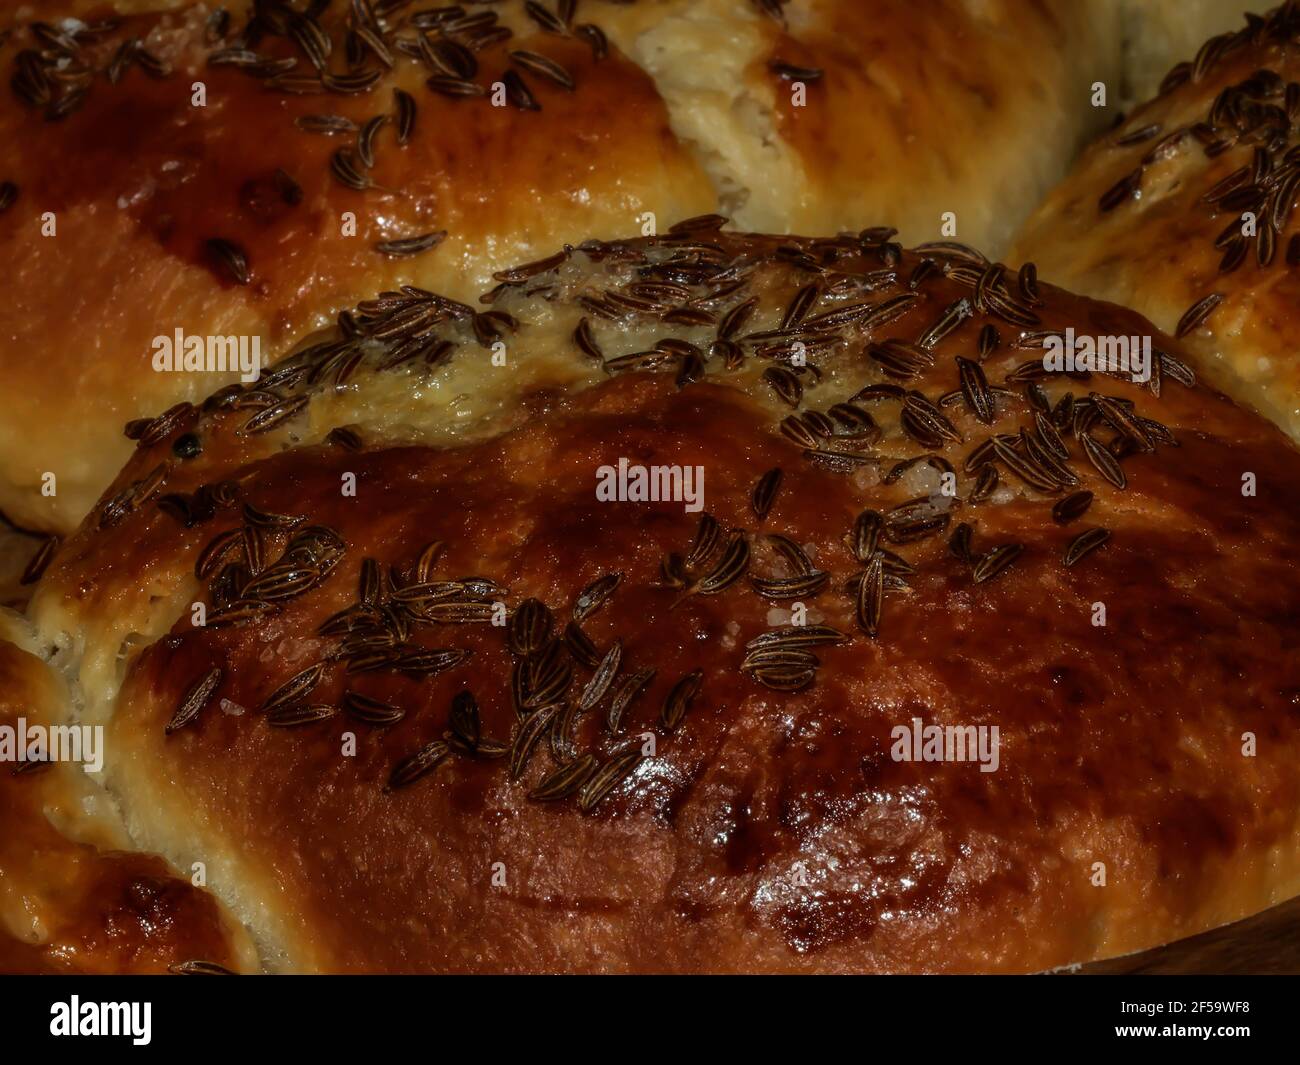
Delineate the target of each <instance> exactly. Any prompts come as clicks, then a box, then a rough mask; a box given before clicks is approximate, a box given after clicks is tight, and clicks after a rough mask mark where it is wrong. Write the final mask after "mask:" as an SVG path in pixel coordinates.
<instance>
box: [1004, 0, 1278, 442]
mask: <svg viewBox="0 0 1300 1065" xmlns="http://www.w3.org/2000/svg"><path fill="white" fill-rule="evenodd" d="M1297 33H1300V8H1297V5H1295V4H1294V3H1287V4H1285V5H1283V6H1282V7H1279V8H1276V9H1274V10H1273V11H1272V12H1270V13H1269V14H1268V16H1267V18H1264V17H1255V16H1252V17H1251V19H1250V20H1249V21H1248V22H1247V23H1246V24H1245V25H1244V26H1243V27H1242V28H1241V29H1240V30H1236V31H1234V32H1232V33H1230V34H1225V35H1223V36H1220V37H1216V38H1212V39H1211V40H1208V41H1206V42H1205V43H1204V44H1203V45H1202V46H1201V48H1200V50H1199V51H1198V52H1197V54H1196V55H1195V57H1194V58H1192V59H1190V60H1189V61H1188V62H1183V63H1180V64H1179V65H1178V66H1177V67H1175V68H1174V69H1173V70H1172V71H1170V73H1169V76H1168V77H1167V78H1166V80H1165V84H1164V88H1163V91H1161V92H1160V94H1159V95H1158V96H1156V97H1155V98H1154V99H1152V100H1149V101H1148V102H1146V103H1145V104H1143V105H1142V106H1141V107H1139V108H1137V109H1136V110H1135V111H1134V112H1133V113H1132V114H1131V115H1130V116H1129V117H1128V119H1127V120H1126V121H1125V122H1124V123H1123V124H1122V125H1121V126H1119V127H1118V128H1117V129H1115V130H1114V131H1113V132H1111V133H1110V134H1108V135H1106V136H1105V137H1103V138H1102V139H1100V140H1098V141H1097V142H1096V143H1094V144H1093V145H1092V146H1091V147H1090V148H1088V150H1087V151H1086V152H1084V154H1083V156H1082V158H1081V159H1080V160H1079V162H1078V164H1077V165H1076V166H1075V168H1074V170H1073V171H1072V173H1071V175H1070V176H1069V177H1068V178H1067V179H1066V180H1065V181H1064V182H1062V183H1061V184H1060V185H1059V186H1058V187H1057V188H1056V189H1054V190H1053V191H1052V193H1051V194H1050V195H1049V196H1048V197H1047V199H1046V200H1045V201H1044V203H1043V204H1042V206H1040V207H1039V208H1038V210H1037V211H1036V212H1035V214H1034V216H1033V217H1032V218H1031V219H1030V220H1029V222H1028V223H1027V224H1026V226H1025V228H1024V230H1023V231H1022V232H1021V234H1020V235H1019V237H1018V238H1017V240H1016V243H1015V246H1014V250H1013V251H1012V253H1011V258H1012V259H1013V261H1017V262H1018V261H1023V260H1032V261H1034V262H1035V263H1037V265H1038V268H1039V270H1040V272H1041V273H1042V275H1043V276H1044V277H1045V278H1048V279H1050V280H1052V281H1054V282H1056V283H1058V284H1061V285H1063V286H1065V287H1067V288H1071V289H1074V290H1077V291H1079V292H1083V293H1087V294H1089V295H1092V296H1096V297H1099V298H1101V299H1108V300H1115V301H1117V302H1120V303H1124V304H1125V305H1127V306H1130V307H1133V308H1135V309H1136V310H1138V311H1140V312H1141V313H1143V314H1145V315H1146V316H1147V317H1149V318H1150V319H1151V320H1152V321H1153V322H1155V323H1156V324H1157V325H1158V326H1160V327H1161V328H1162V329H1165V330H1167V331H1170V332H1178V331H1183V332H1185V334H1186V336H1185V341H1186V343H1187V345H1188V348H1189V349H1190V350H1191V351H1192V352H1193V353H1194V354H1195V356H1196V357H1197V359H1198V363H1199V366H1200V368H1201V369H1202V371H1203V373H1204V375H1205V376H1206V377H1207V378H1208V380H1210V381H1211V382H1213V383H1214V384H1215V385H1217V386H1218V387H1219V388H1222V389H1223V390H1225V391H1226V392H1228V393H1229V394H1230V395H1232V396H1233V397H1235V398H1237V399H1238V400H1240V401H1241V402H1243V403H1246V404H1247V405H1249V406H1251V407H1254V408H1255V409H1257V410H1259V411H1260V412H1261V413H1263V414H1265V415H1266V416H1267V417H1269V418H1271V419H1273V420H1274V421H1275V422H1277V424H1278V425H1280V426H1281V427H1282V428H1283V429H1284V430H1285V431H1287V432H1288V433H1290V434H1291V436H1292V437H1300V360H1298V359H1297V358H1296V355H1295V352H1296V350H1297V348H1298V347H1300V318H1297V316H1296V313H1295V307H1296V303H1297V300H1298V299H1300V273H1297V268H1296V264H1297V262H1300V237H1297V235H1296V233H1295V226H1294V218H1293V211H1294V201H1295V193H1296V183H1297V176H1296V175H1297V174H1300V160H1298V159H1297V155H1300V153H1298V152H1297V149H1296V143H1297V131H1296V126H1295V115H1296V107H1297V96H1296V90H1293V89H1292V88H1291V85H1292V84H1294V83H1295V81H1296V79H1297V77H1300V53H1298V52H1297V49H1296V44H1295V41H1296V39H1297ZM1200 311H1206V312H1207V314H1201V313H1199V312H1200Z"/></svg>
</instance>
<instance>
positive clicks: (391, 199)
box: [0, 0, 1119, 533]
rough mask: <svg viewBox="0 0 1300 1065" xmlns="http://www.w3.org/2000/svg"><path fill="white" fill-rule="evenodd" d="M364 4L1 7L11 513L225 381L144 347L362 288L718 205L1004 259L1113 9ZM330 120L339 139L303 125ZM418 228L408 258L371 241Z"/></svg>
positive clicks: (289, 322)
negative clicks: (133, 431)
mask: <svg viewBox="0 0 1300 1065" xmlns="http://www.w3.org/2000/svg"><path fill="white" fill-rule="evenodd" d="M370 6H371V7H372V8H373V9H375V10H378V11H379V12H381V13H380V14H378V15H376V19H377V20H378V21H377V23H376V26H377V29H376V33H377V34H378V38H379V48H380V49H382V51H383V55H384V56H385V57H386V61H381V59H380V58H377V57H378V55H379V53H375V52H367V51H366V49H365V48H364V47H363V46H360V45H357V44H356V40H357V38H356V36H355V27H354V26H353V23H355V21H356V19H355V16H354V15H353V14H352V9H351V7H350V5H346V4H342V3H335V4H334V5H332V6H331V7H329V8H327V9H326V11H325V13H324V14H322V15H321V16H320V19H319V22H318V23H317V22H310V23H308V22H307V20H303V19H298V21H296V22H295V21H294V19H293V18H290V17H289V16H287V15H284V14H283V12H282V11H281V9H280V8H278V7H277V5H275V4H266V5H263V8H262V10H263V12H264V13H265V14H264V17H263V18H262V19H260V20H259V21H257V22H255V23H251V24H250V23H249V21H248V18H247V16H248V13H249V11H250V5H248V4H230V5H226V7H227V8H228V9H229V11H230V18H229V19H228V20H227V21H225V22H221V21H217V22H213V21H212V16H213V14H214V5H205V4H198V5H183V4H161V3H160V4H148V3H146V4H118V5H116V8H115V9H116V10H117V11H118V12H121V13H122V14H121V17H120V18H118V19H117V21H116V22H111V21H105V19H106V17H107V16H108V15H110V14H111V12H112V11H113V10H114V7H113V5H107V6H106V5H102V4H93V5H85V6H83V7H80V8H78V7H69V6H67V5H66V4H64V3H61V2H54V0H44V2H42V3H36V4H24V5H22V6H21V7H19V8H17V9H13V10H11V11H10V12H9V13H8V14H7V15H6V16H3V17H4V18H6V20H7V21H9V22H11V23H12V25H11V26H10V27H9V29H10V32H9V33H8V35H7V37H6V38H5V39H4V41H3V42H2V43H0V69H3V70H4V72H5V81H6V89H5V92H4V93H3V94H0V139H3V141H4V143H6V144H11V145H14V146H21V150H14V151H12V152H11V153H9V154H8V157H7V158H6V159H5V161H4V163H3V165H2V166H0V183H7V187H10V188H12V189H13V190H14V192H13V195H12V196H11V197H10V198H11V199H12V203H10V204H9V205H8V206H7V207H6V208H5V209H4V210H3V211H0V242H3V243H4V245H5V247H6V249H7V250H6V255H7V258H8V260H9V262H10V264H11V269H10V270H9V271H7V277H6V285H5V288H4V292H3V294H2V295H0V375H3V378H4V381H5V385H6V388H7V390H8V392H9V394H11V395H13V396H14V397H21V403H19V402H17V401H16V402H15V403H14V404H12V405H11V408H12V409H11V410H10V411H9V412H8V413H7V417H6V418H5V420H4V422H3V424H2V425H0V510H3V511H4V512H6V513H7V514H9V515H10V516H11V517H12V518H13V519H14V520H16V521H18V522H20V523H21V524H24V525H29V526H33V527H36V528H40V529H44V530H47V531H52V532H59V533H63V532H66V531H68V530H70V529H71V528H73V527H74V526H75V524H76V523H77V521H79V520H80V518H81V517H82V516H83V515H84V514H85V513H86V511H87V510H88V509H89V508H90V506H91V505H92V503H93V502H94V500H95V499H96V498H97V497H98V495H99V493H100V492H101V491H102V490H103V488H104V486H105V485H106V484H107V483H108V481H109V480H110V479H111V478H112V476H113V474H114V473H115V472H116V471H117V470H118V469H119V468H120V466H121V463H122V462H124V461H125V459H126V457H127V453H126V451H125V450H124V448H123V445H122V441H121V438H120V436H119V435H118V430H119V428H120V426H121V425H122V424H123V423H125V422H126V421H129V420H131V419H132V418H136V417H142V416H144V415H147V414H150V413H154V412H157V411H158V410H162V409H165V408H166V407H168V406H170V405H172V404H174V403H177V402H182V401H189V402H194V401H197V400H198V399H200V398H202V397H203V396H204V395H206V394H207V393H208V392H210V391H211V390H213V389H214V388H216V387H219V386H220V385H223V384H225V383H227V382H229V381H232V380H235V379H237V376H238V374H237V373H235V372H230V371H227V370H220V371H218V370H210V371H208V372H202V373H184V374H178V373H161V372H155V371H154V368H153V360H154V356H155V354H156V353H157V351H158V348H157V347H155V338H157V337H160V336H161V337H166V338H171V337H173V336H174V335H175V331H176V330H178V329H179V330H181V331H182V332H183V334H184V335H186V336H193V337H199V338H206V337H232V338H237V337H250V338H253V337H255V338H257V339H258V341H259V343H260V348H261V354H262V358H263V362H264V363H266V362H270V361H272V360H274V359H275V358H278V357H279V356H280V355H281V354H282V353H283V352H285V351H286V350H288V349H289V348H291V347H292V346H293V345H294V344H295V343H297V342H299V341H300V340H301V339H302V338H304V337H306V336H307V335H309V334H311V333H312V332H313V331H315V330H318V329H320V328H322V327H324V326H327V325H328V324H330V323H331V322H332V320H333V319H334V318H335V316H336V315H337V314H338V313H339V312H340V311H342V310H343V309H345V308H347V307H349V306H352V305H353V304H355V303H356V302H357V301H359V300H361V299H363V298H365V296H366V295H368V294H369V293H372V292H375V291H380V290H382V289H385V288H392V287H396V286H397V285H398V284H400V283H412V284H417V285H420V286H422V287H426V288H429V289H432V290H435V291H438V292H442V293H445V294H447V295H451V296H454V297H456V298H460V299H466V298H473V297H474V296H476V295H477V294H478V293H479V292H480V291H482V290H483V289H484V288H485V287H487V285H488V284H489V283H490V276H491V274H492V272H494V271H495V270H498V269H500V268H502V267H504V266H508V265H510V264H511V263H514V262H520V261H524V260H527V259H530V258H536V257H539V256H541V255H543V254H546V252H547V251H548V250H549V249H551V248H555V247H559V246H561V245H562V244H564V243H566V242H567V243H574V244H576V243H578V242H579V241H581V240H584V239H588V238H598V239H599V238H608V237H614V236H622V235H626V234H628V233H636V232H638V231H645V232H649V231H651V230H649V229H644V230H643V227H646V226H648V225H649V224H650V223H649V222H648V221H647V219H648V218H649V216H654V218H655V219H657V220H658V221H659V223H660V224H661V225H666V224H667V223H668V222H670V221H671V220H673V219H676V218H682V217H687V216H690V215H694V214H699V213H703V212H706V211H712V210H717V209H719V208H721V209H723V210H724V211H726V212H728V213H731V214H733V215H734V216H735V217H736V219H737V223H738V224H739V225H741V226H742V227H745V228H754V229H763V230H771V231H776V232H836V231H838V230H839V229H841V228H848V229H853V230H856V229H858V228H861V227H862V226H864V225H868V224H872V223H874V222H875V221H877V220H878V219H880V218H894V219H898V220H899V221H898V222H897V224H898V225H899V226H900V227H901V229H902V230H903V232H904V234H905V236H906V238H907V239H908V240H911V241H923V240H928V239H934V238H936V237H938V236H939V235H940V227H941V225H942V224H943V222H944V213H945V212H952V213H953V215H954V217H955V223H956V226H957V235H958V236H959V237H960V238H961V239H963V240H967V241H970V242H973V243H976V244H979V245H981V246H992V247H995V248H996V247H998V246H1000V244H1001V243H1002V242H1003V241H1005V240H1006V238H1007V237H1008V235H1009V234H1010V233H1011V231H1012V230H1013V228H1014V226H1015V225H1016V224H1017V223H1018V222H1019V220H1020V219H1021V218H1022V217H1023V212H1024V210H1025V208H1026V207H1027V205H1029V204H1032V203H1033V202H1035V201H1036V200H1037V199H1038V198H1039V197H1040V196H1041V195H1042V194H1043V192H1044V191H1045V190H1046V189H1047V188H1048V187H1049V186H1050V185H1051V183H1052V182H1053V181H1055V180H1056V179H1057V178H1059V177H1060V175H1061V172H1062V170H1063V167H1064V161H1065V160H1066V159H1068V158H1069V156H1070V154H1071V152H1072V151H1073V149H1074V147H1075V146H1076V145H1077V144H1078V143H1081V141H1082V140H1083V139H1084V138H1085V137H1086V136H1087V135H1089V134H1090V133H1091V132H1093V127H1092V126H1091V125H1090V123H1093V122H1096V121H1099V118H1098V117H1097V113H1096V112H1094V110H1093V109H1092V108H1086V107H1084V106H1082V101H1083V99H1084V94H1085V93H1086V87H1087V84H1088V82H1089V81H1090V80H1091V79H1092V78H1093V77H1097V76H1102V75H1106V74H1107V73H1108V72H1111V73H1114V76H1115V77H1116V78H1117V77H1118V63H1119V58H1118V57H1119V48H1118V28H1117V27H1118V16H1117V14H1116V13H1115V9H1114V5H1113V4H1112V3H1111V2H1110V0H1105V2H1103V3H1102V4H1101V5H1100V7H1099V8H1097V9H1096V10H1094V11H1093V12H1091V14H1089V15H1088V16H1086V17H1085V15H1084V14H1083V13H1082V12H1081V11H1080V7H1081V5H1077V4H1074V3H1069V2H1066V0H1053V2H1050V3H1049V2H1040V3H1035V4H1032V5H1028V6H1026V5H1024V4H1020V3H1012V2H1010V0H992V2H991V0H980V2H978V3H974V2H970V3H957V2H951V0H945V2H944V3H932V4H911V3H902V2H899V0H880V2H878V3H875V4H873V5H871V11H870V12H867V11H866V9H865V7H864V5H861V4H859V3H856V2H852V3H851V2H848V0H833V2H832V0H815V2H813V0H809V2H807V3H803V2H801V3H799V4H798V5H791V6H790V7H789V8H788V9H787V12H786V16H785V17H783V18H773V17H769V16H765V15H764V14H763V12H762V10H761V9H760V6H759V5H754V4H751V3H747V2H740V0H700V2H694V0H692V2H689V3H688V2H686V0H651V2H644V3H639V4H633V5H622V4H614V3H605V2H597V0H584V3H583V4H582V5H581V6H580V9H579V11H578V14H577V15H576V16H575V18H574V20H573V23H572V25H569V26H565V25H563V24H559V25H557V24H554V23H552V22H548V21H547V20H546V19H545V18H541V17H538V18H530V17H529V16H528V14H527V13H526V10H525V6H524V5H523V4H522V3H520V2H515V0H512V2H511V3H509V4H501V5H491V6H480V5H470V7H469V9H468V10H467V13H466V14H465V16H464V17H463V18H462V19H460V20H459V21H456V20H446V19H439V18H435V17H433V16H430V15H428V14H427V13H424V14H423V15H422V10H423V9H417V8H413V7H409V6H407V5H400V4H398V5H392V4H389V5H385V4H374V5H370ZM363 9H364V6H363ZM390 9H391V10H390ZM542 9H544V10H546V11H550V8H546V6H545V5H534V10H542ZM277 12H279V13H278V14H277ZM69 14H80V15H82V16H84V18H85V20H86V21H84V22H76V23H65V22H64V21H63V18H62V16H64V15H69ZM550 18H551V19H556V18H558V16H555V15H554V14H553V13H552V14H551V16H550ZM475 20H479V21H477V22H476V21H475ZM494 20H496V21H494ZM584 20H586V21H584ZM33 24H37V25H39V26H43V27H45V29H42V30H33V28H32V26H33ZM308 26H310V27H315V28H314V29H309V28H307V27H308ZM250 27H252V28H250ZM350 27H351V29H352V33H353V36H352V37H351V38H349V37H348V36H347V34H348V32H349V28H350ZM593 27H594V28H593ZM507 33H508V34H509V35H508V36H503V34H507ZM422 39H423V41H424V44H423V45H421V44H420V43H419V42H420V41H421V40H422ZM321 40H324V41H325V42H327V44H328V49H329V55H328V56H327V57H326V60H325V61H324V63H323V66H324V67H325V69H326V70H328V71H329V72H330V74H331V77H333V78H335V80H332V81H328V82H326V83H324V87H323V88H322V83H321V82H320V79H318V78H317V77H316V67H315V66H313V64H312V62H310V61H309V60H310V57H311V55H313V54H318V53H319V51H320V50H321V49H322V48H324V47H326V46H325V45H322V44H321V43H320V41H321ZM349 40H351V41H352V45H350V46H349V45H348V43H347V42H348V41H349ZM131 41H138V42H139V46H138V50H135V51H132V50H131V46H130V44H129V42H131ZM313 41H314V42H315V43H314V44H313V43H311V42H313ZM304 42H307V43H304ZM124 45H126V47H127V51H126V53H123V52H122V51H121V49H122V48H123V46H124ZM350 48H351V49H352V50H353V51H355V50H357V49H359V50H360V58H359V60H358V61H356V62H353V60H352V59H349V56H352V51H350V50H349V49H350ZM313 49H315V52H313ZM421 49H423V51H421ZM412 53H414V54H412ZM519 53H522V54H523V58H522V59H521V58H520V57H519ZM33 56H37V57H44V58H42V59H33V58H32V57H33ZM124 56H125V58H124ZM538 57H540V59H539V58H538ZM354 58H355V57H354ZM387 61H391V66H390V65H388V62H387ZM295 64H296V65H295ZM290 67H291V68H292V69H288V68H290ZM32 68H35V72H33V70H32ZM80 71H84V72H85V73H84V74H83V73H78V72H80ZM357 72H360V73H357ZM507 73H509V78H513V79H517V80H514V81H511V80H509V78H507ZM346 77H354V78H356V79H359V80H358V81H356V82H355V83H353V82H348V81H346V80H343V81H339V80H337V79H338V78H344V79H346ZM431 77H432V78H434V79H435V82H436V87H434V88H431V87H430V85H429V84H428V82H429V79H430V78H431ZM800 79H804V80H802V81H801V80H800ZM11 81H12V82H13V83H14V84H13V85H10V84H9V83H10V82H11ZM372 82H373V84H372ZM200 83H201V84H202V87H203V88H202V93H203V95H204V97H205V98H204V99H203V101H202V103H201V104H199V103H196V99H197V97H196V95H195V94H196V92H198V91H199V90H198V89H196V86H197V85H199V84H200ZM796 84H798V85H801V86H802V87H803V90H804V96H805V97H806V99H801V100H800V104H801V106H797V105H796V103H795V86H796ZM399 90H400V91H401V92H404V93H406V94H407V97H406V99H407V100H409V101H410V102H411V103H412V104H413V105H414V109H415V110H414V115H415V117H414V123H413V128H411V129H409V130H407V131H406V132H405V133H403V132H402V129H403V126H402V124H401V123H402V121H403V119H402V116H403V105H399V103H398V102H397V97H396V96H395V95H394V94H395V93H396V92H398V91H399ZM494 103H499V104H501V105H502V106H494ZM1076 104H1078V106H1076ZM322 114H324V115H328V116H341V118H342V119H343V120H345V129H344V131H343V132H342V133H340V134H339V135H328V134H322V133H311V132H305V131H304V130H303V129H302V128H301V127H300V126H299V125H296V123H298V122H300V121H309V120H310V117H311V116H318V115H322ZM1063 116H1064V118H1063ZM375 119H380V120H381V121H383V125H382V126H381V127H379V128H378V130H377V132H374V133H373V135H366V136H363V135H362V133H361V132H359V130H365V129H366V128H367V123H368V122H370V121H372V120H375ZM358 128H359V130H358ZM363 140H364V141H365V142H366V145H367V146H368V147H365V148H363V146H362V141H363ZM403 141H404V142H405V143H402V142H403ZM339 153H342V154H341V156H340V154H339ZM370 155H373V164H372V165H366V163H367V160H368V159H369V158H370ZM358 184H361V185H363V186H364V187H360V188H358V187H357V185H358ZM4 199H5V197H4V195H3V194H0V202H3V201H4ZM349 216H354V217H353V218H352V221H351V222H350V221H349ZM51 227H53V228H52V229H51ZM444 233H445V237H443V238H442V239H441V241H440V242H439V243H436V244H435V246H433V247H432V248H430V249H429V250H425V251H423V252H421V253H419V254H416V255H413V256H410V257H393V256H392V255H389V254H385V253H381V252H380V251H377V250H376V247H375V245H376V244H378V243H381V242H391V241H394V240H403V239H407V238H413V237H421V236H426V235H438V234H444ZM213 241H217V242H222V243H219V244H216V245H213V244H212V243H211V242H213ZM34 353H35V354H34ZM73 412H75V413H73ZM51 475H53V477H54V479H55V480H54V488H55V489H56V490H55V491H53V492H51V491H50V488H51V482H50V480H49V478H50V476H51Z"/></svg>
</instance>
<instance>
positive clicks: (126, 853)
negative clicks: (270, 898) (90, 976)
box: [0, 610, 256, 973]
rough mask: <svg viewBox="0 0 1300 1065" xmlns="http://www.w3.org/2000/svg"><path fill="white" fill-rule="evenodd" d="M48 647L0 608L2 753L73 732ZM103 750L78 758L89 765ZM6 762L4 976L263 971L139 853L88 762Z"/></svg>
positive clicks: (2, 801)
mask: <svg viewBox="0 0 1300 1065" xmlns="http://www.w3.org/2000/svg"><path fill="white" fill-rule="evenodd" d="M42 650H43V649H42V648H41V646H40V645H39V643H38V642H37V641H36V639H35V637H34V634H33V633H32V632H31V630H30V627H29V626H28V625H27V624H26V623H25V622H24V621H23V620H22V619H21V618H19V617H18V616H17V615H15V614H13V613H11V612H9V611H7V610H6V611H0V749H3V745H5V744H13V743H14V742H16V737H17V736H19V735H21V736H24V737H30V736H33V735H35V734H36V731H37V730H38V729H39V730H48V729H50V728H51V727H52V726H54V727H62V728H67V727H69V726H70V725H71V717H70V716H69V713H68V710H69V701H68V691H67V689H66V686H65V685H64V684H63V683H62V681H61V679H60V677H59V676H58V674H57V673H56V672H55V671H53V670H51V669H50V668H49V667H48V666H47V665H46V664H45V663H44V662H43V661H41V657H40V656H41V652H42ZM20 721H21V722H22V724H21V725H20ZM19 730H21V731H19ZM47 735H48V733H47ZM47 742H48V741H47ZM78 749H79V750H80V748H78ZM48 751H49V748H48V746H47V747H45V748H44V749H43V752H41V753H48ZM103 753H104V752H103V749H102V748H100V747H97V746H95V747H93V749H92V747H90V746H88V747H86V748H85V749H84V750H83V751H82V754H83V756H84V757H85V758H86V762H87V764H89V763H93V762H94V761H95V760H96V759H99V758H101V757H102V755H103ZM5 755H6V757H5V765H4V766H3V769H2V770H0V810H2V811H3V815H2V820H3V831H0V972H5V973H15V972H23V973H66V972H78V973H148V972H165V971H166V970H167V969H168V967H170V966H172V965H175V964H177V963H178V962H179V963H180V964H181V965H183V964H184V961H186V960H189V959H198V958H202V959H210V960H211V962H212V963H214V964H216V965H218V966H220V967H221V968H224V969H234V968H247V967H249V966H250V965H252V964H255V961H256V953H255V951H254V950H253V948H252V944H251V942H250V941H249V938H248V935H247V933H246V932H245V930H244V929H243V927H242V926H241V925H240V924H239V923H238V922H237V921H234V920H232V919H231V917H230V915H229V914H228V913H227V912H226V911H225V910H224V909H223V908H222V907H221V905H220V904H219V903H218V902H217V900H216V899H215V898H214V897H213V896H212V895H211V894H209V893H208V892H206V891H201V890H199V889H197V888H195V887H193V886H192V885H191V883H190V881H189V880H187V879H182V878H181V877H179V876H178V875H177V874H176V873H175V872H173V871H172V870H170V869H169V868H168V867H167V864H166V863H165V862H164V861H163V860H162V859H161V858H158V857H156V856H154V855H149V854H141V853H138V852H136V853H132V852H131V844H130V841H129V839H128V837H127V836H126V834H125V832H124V831H123V829H122V826H121V824H120V822H119V820H118V819H117V817H116V815H115V812H114V810H113V807H112V803H111V800H110V798H109V796H108V795H107V794H106V793H105V792H104V790H103V788H102V787H100V786H99V785H97V784H96V783H95V782H94V780H93V778H92V777H91V776H90V775H88V774H87V773H85V772H83V771H82V766H81V765H80V764H76V763H68V762H54V763H52V764H46V765H41V764H39V763H32V762H14V761H12V751H11V750H6V751H5Z"/></svg>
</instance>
